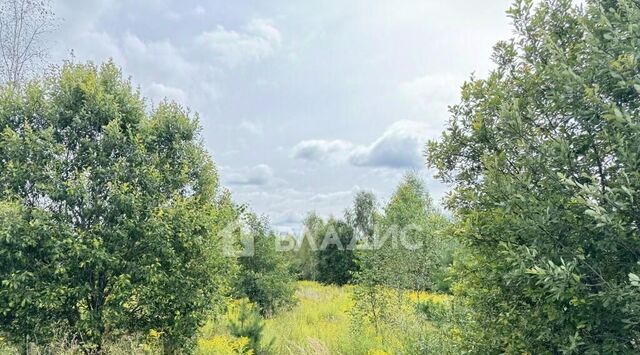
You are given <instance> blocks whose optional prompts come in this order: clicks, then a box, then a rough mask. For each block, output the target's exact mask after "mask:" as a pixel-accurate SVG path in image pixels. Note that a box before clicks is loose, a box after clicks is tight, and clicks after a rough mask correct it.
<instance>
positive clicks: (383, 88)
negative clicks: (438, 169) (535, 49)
mask: <svg viewBox="0 0 640 355" xmlns="http://www.w3.org/2000/svg"><path fill="white" fill-rule="evenodd" d="M509 3H510V1H509V0H485V1H469V0H448V1H441V0H415V1H414V0H402V1H391V0H388V1H378V0H352V1H344V0H325V1H295V0H288V1H284V0H274V1H263V0H254V1H222V0H216V1H204V0H186V1H179V2H178V1H165V0H155V1H152V0H138V1H135V2H134V1H118V0H64V1H63V0H54V2H53V5H54V10H55V12H56V15H57V17H58V18H59V20H60V25H59V28H58V29H57V30H56V31H55V32H54V33H53V37H54V38H53V39H52V42H51V43H52V46H51V48H52V53H51V57H52V60H53V61H61V60H64V59H70V58H72V57H73V60H74V61H76V62H84V61H88V60H90V61H94V62H96V63H99V62H103V61H105V60H108V59H109V58H112V59H113V60H114V61H115V63H116V64H118V65H119V66H120V67H121V68H122V70H123V72H124V74H125V75H126V76H130V77H131V80H132V81H133V83H134V84H136V85H137V86H139V87H140V89H141V91H142V93H143V94H144V95H145V96H146V97H147V98H148V102H149V105H154V104H157V103H158V102H160V101H162V100H163V99H165V98H167V99H170V100H175V101H177V102H179V103H180V104H182V105H184V106H186V107H189V108H190V109H191V110H192V111H193V112H197V113H198V114H199V116H200V123H201V125H202V127H203V130H202V138H203V141H204V144H205V146H206V148H207V150H208V151H209V153H210V154H211V155H212V157H213V159H214V161H215V163H216V165H217V169H218V172H219V174H220V180H221V184H222V185H223V186H224V187H226V188H229V189H230V190H231V192H232V193H233V196H234V199H235V200H236V201H237V202H238V203H246V204H248V205H249V206H250V207H251V209H253V210H254V211H255V212H257V213H258V214H263V215H266V216H268V217H269V219H270V221H271V224H272V226H273V227H274V228H275V229H276V230H279V231H282V232H287V231H296V230H298V229H299V228H300V225H301V222H302V220H303V219H304V217H305V216H306V214H307V213H308V212H310V211H315V212H316V213H318V214H319V215H321V216H324V217H328V216H329V215H335V216H340V215H342V213H343V211H344V209H345V208H347V207H349V206H350V204H351V201H352V198H353V195H354V194H355V193H356V192H357V191H359V190H368V191H372V192H374V193H375V194H376V195H377V196H378V199H379V202H380V203H381V204H383V203H384V202H385V201H386V200H388V198H389V197H390V196H391V194H392V193H393V191H394V188H395V187H396V185H397V184H398V182H399V181H400V180H401V179H402V176H403V175H404V174H405V173H406V172H407V171H415V172H418V173H419V174H420V175H421V176H422V177H423V178H424V179H425V182H426V184H427V187H428V189H429V190H430V193H431V194H432V196H433V197H434V198H435V199H436V200H437V201H439V200H441V198H442V197H443V196H444V195H445V193H446V191H447V186H445V185H443V184H441V183H439V182H438V181H436V180H435V179H434V178H433V173H434V172H433V171H430V170H429V169H427V168H426V167H425V159H424V156H423V154H424V153H423V151H424V148H425V142H426V141H427V140H429V139H435V138H437V137H438V136H439V134H440V132H441V131H442V130H443V129H444V127H445V125H446V121H447V119H448V112H447V107H448V106H449V105H452V104H455V103H456V102H457V101H458V94H459V91H460V86H461V85H462V84H463V82H464V81H465V80H467V79H468V78H469V77H470V76H471V74H472V73H475V76H477V77H483V76H486V74H487V73H488V71H489V70H490V69H491V68H492V67H493V65H492V63H491V61H490V55H491V50H492V47H493V45H494V44H495V43H496V42H497V41H499V40H503V39H508V38H510V37H511V35H512V30H511V28H510V20H509V19H508V18H507V16H506V15H505V10H506V9H507V8H508V6H509Z"/></svg>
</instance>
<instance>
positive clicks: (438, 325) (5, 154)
mask: <svg viewBox="0 0 640 355" xmlns="http://www.w3.org/2000/svg"><path fill="white" fill-rule="evenodd" d="M508 13H509V16H511V18H512V19H513V22H514V29H515V37H514V38H513V39H511V40H508V41H504V42H500V43H498V44H497V45H496V46H495V50H494V55H493V60H494V62H495V64H496V68H495V69H494V70H493V71H491V72H490V74H489V75H488V77H487V78H485V79H477V78H475V77H472V78H471V79H469V81H467V82H466V83H465V84H464V85H463V86H462V93H461V101H460V102H459V103H458V104H457V105H454V106H452V107H451V118H450V121H449V124H448V127H447V130H446V132H444V133H443V135H442V137H441V139H439V140H435V141H431V142H429V144H428V146H427V149H426V159H427V163H428V165H429V166H431V167H432V168H434V169H436V170H437V172H438V177H439V178H441V179H442V180H443V181H444V182H446V183H448V184H449V185H450V186H451V191H450V193H449V195H448V196H447V198H446V200H445V204H446V208H447V210H448V211H449V213H451V215H448V214H446V213H444V212H442V211H441V210H440V209H439V208H438V207H437V206H436V205H435V204H434V202H433V200H432V199H431V197H430V195H429V193H428V191H427V190H426V187H425V184H424V183H423V181H421V180H420V178H419V177H418V175H417V174H414V173H407V174H406V175H405V177H404V178H403V179H402V181H401V182H400V184H399V185H398V186H397V188H396V190H395V192H394V194H393V195H392V196H391V198H390V200H389V201H388V202H386V204H382V203H380V202H378V200H377V198H376V196H374V195H373V194H372V193H370V192H366V191H361V192H359V193H357V194H356V196H355V198H354V201H353V204H352V206H351V207H350V208H349V209H347V210H346V211H345V213H344V215H343V216H338V217H336V216H333V217H329V218H322V217H319V216H318V215H316V214H315V213H310V214H309V215H308V217H307V219H306V220H305V223H304V225H305V233H304V235H303V236H301V237H299V236H286V237H285V236H280V235H277V234H276V233H275V232H274V231H273V230H271V228H270V226H269V223H268V221H267V220H266V218H263V217H260V216H256V215H255V214H253V213H251V212H250V211H249V210H248V208H247V207H246V206H238V205H236V204H235V203H234V201H233V199H232V196H231V194H230V193H229V192H228V191H226V190H224V189H221V188H220V187H219V184H218V175H217V172H216V169H215V166H214V163H213V162H212V160H211V158H210V156H209V155H208V153H207V152H206V150H205V149H204V145H203V142H202V139H201V137H200V135H199V132H200V126H199V123H198V117H197V115H193V114H191V113H190V112H189V110H187V109H185V108H183V107H181V106H179V105H178V104H175V103H171V102H168V101H164V102H162V103H160V104H159V105H157V106H155V107H147V106H146V105H145V101H144V99H143V98H142V97H141V95H140V94H139V93H138V92H137V91H136V90H134V89H133V88H132V86H131V84H130V82H129V81H127V80H124V79H123V78H122V75H121V73H120V71H119V69H118V68H117V67H116V66H115V65H114V64H113V63H111V62H109V63H105V64H103V65H101V66H99V67H98V66H95V65H93V64H72V63H65V64H64V65H63V66H61V67H60V68H57V69H56V70H53V72H52V73H50V74H48V75H46V76H45V77H42V78H39V79H36V80H34V81H33V82H31V83H19V84H20V85H17V84H18V83H16V84H15V85H14V84H11V83H9V84H6V85H3V86H2V87H1V88H0V129H1V131H0V163H1V164H2V167H1V169H0V353H25V354H26V353H29V354H38V353H42V354H48V353H66V354H80V353H83V354H101V353H115V354H119V353H122V354H125V353H127V354H128V353H139V354H149V353H154V354H155V353H165V354H182V353H198V354H283V353H284V354H397V353H403V354H460V353H469V354H504V353H506V354H560V353H563V354H633V353H638V352H640V276H638V275H640V204H639V203H638V201H639V200H640V119H639V117H640V116H639V115H640V96H639V95H640V62H639V59H640V52H639V51H638V48H640V3H638V2H637V1H632V0H589V1H587V2H586V4H585V5H584V6H581V7H579V6H576V5H574V4H573V2H572V1H571V0H542V1H538V2H535V3H534V1H532V0H517V1H516V2H515V3H514V5H513V7H512V8H511V9H510V10H509V12H508ZM291 241H293V242H294V243H293V244H295V245H294V248H293V250H287V251H281V250H279V249H278V248H277V246H278V245H281V244H283V242H291ZM295 278H298V281H297V283H296V281H294V280H295Z"/></svg>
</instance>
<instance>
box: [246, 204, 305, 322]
mask: <svg viewBox="0 0 640 355" xmlns="http://www.w3.org/2000/svg"><path fill="white" fill-rule="evenodd" d="M243 219H244V224H245V225H246V226H247V232H245V233H249V234H250V237H251V239H252V240H253V248H254V249H253V253H252V255H246V256H241V257H240V258H239V259H238V264H239V271H238V276H237V279H236V292H237V293H238V296H240V297H247V298H248V299H249V300H251V302H253V303H255V304H257V305H258V306H259V309H260V313H261V314H262V315H264V316H271V315H273V314H275V313H276V312H278V311H279V310H282V309H283V308H286V307H288V306H290V305H292V304H293V302H294V298H293V294H294V291H295V284H294V276H293V274H292V273H291V272H290V269H289V264H288V261H287V259H286V254H285V253H283V252H281V251H279V250H276V243H277V238H278V237H277V236H276V235H275V234H274V233H273V232H272V231H270V230H269V228H268V223H267V221H266V220H263V219H260V218H258V217H257V216H255V215H254V214H251V213H245V214H244V216H243Z"/></svg>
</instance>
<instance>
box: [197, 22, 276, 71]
mask: <svg viewBox="0 0 640 355" xmlns="http://www.w3.org/2000/svg"><path fill="white" fill-rule="evenodd" d="M281 41H282V37H281V35H280V31H278V29H277V28H275V27H274V26H273V25H272V24H271V22H270V21H268V20H265V19H254V20H251V21H250V22H249V23H248V24H247V25H246V26H245V28H244V29H243V30H242V31H233V30H228V29H226V28H224V27H223V26H218V27H217V28H216V29H215V30H213V31H206V32H203V33H201V34H200V35H199V36H198V37H197V38H196V40H195V43H196V45H198V46H202V48H203V49H205V50H207V51H208V52H209V53H211V54H212V55H213V56H214V58H215V59H218V60H220V61H221V62H223V63H225V64H227V65H229V66H232V67H233V66H237V65H239V64H242V63H246V62H250V61H259V60H261V59H263V58H266V57H268V56H270V55H271V54H272V53H273V52H274V51H275V50H276V48H278V47H279V46H280V43H281Z"/></svg>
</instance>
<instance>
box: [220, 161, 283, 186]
mask: <svg viewBox="0 0 640 355" xmlns="http://www.w3.org/2000/svg"><path fill="white" fill-rule="evenodd" d="M221 170H228V169H221ZM239 170H240V171H225V173H226V180H225V181H226V183H227V184H229V185H241V186H263V185H268V184H270V183H271V182H273V180H274V176H273V169H271V167H270V166H268V165H266V164H258V165H256V166H253V167H250V168H243V169H239Z"/></svg>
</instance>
